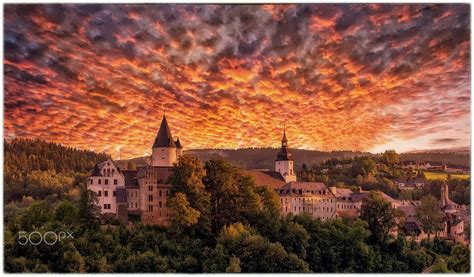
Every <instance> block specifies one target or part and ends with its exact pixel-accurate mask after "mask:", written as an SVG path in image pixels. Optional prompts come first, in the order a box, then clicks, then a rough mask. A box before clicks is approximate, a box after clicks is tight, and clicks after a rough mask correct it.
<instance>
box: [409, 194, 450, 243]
mask: <svg viewBox="0 0 474 277" xmlns="http://www.w3.org/2000/svg"><path fill="white" fill-rule="evenodd" d="M416 216H417V218H418V220H419V221H420V223H421V227H422V229H423V231H424V232H425V233H427V234H428V240H429V239H430V235H431V233H433V232H437V231H440V230H441V229H442V224H443V220H444V214H443V213H442V212H441V208H440V206H439V202H438V199H436V198H435V197H434V196H431V195H428V196H425V197H423V198H422V199H421V203H420V205H418V206H417V207H416Z"/></svg>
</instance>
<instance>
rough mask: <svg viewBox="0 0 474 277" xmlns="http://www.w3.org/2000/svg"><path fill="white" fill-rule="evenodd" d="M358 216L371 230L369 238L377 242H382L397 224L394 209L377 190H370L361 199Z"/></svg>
mask: <svg viewBox="0 0 474 277" xmlns="http://www.w3.org/2000/svg"><path fill="white" fill-rule="evenodd" d="M360 218H361V219H362V220H365V221H367V223H368V224H369V229H370V231H371V232H372V234H371V239H372V241H374V242H377V243H384V242H385V241H386V239H387V237H388V234H389V232H390V231H391V230H392V229H393V228H394V227H395V226H396V224H397V213H396V211H395V209H394V208H392V206H391V203H390V202H388V201H386V200H385V199H384V198H383V197H382V195H381V193H380V192H377V191H371V192H370V194H369V196H368V197H367V198H365V199H364V200H363V201H362V207H361V214H360Z"/></svg>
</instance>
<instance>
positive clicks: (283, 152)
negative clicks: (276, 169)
mask: <svg viewBox="0 0 474 277" xmlns="http://www.w3.org/2000/svg"><path fill="white" fill-rule="evenodd" d="M292 156H293V154H291V152H290V150H289V149H288V139H287V138H286V125H284V126H283V137H282V139H281V149H280V152H278V155H277V159H276V160H277V161H291V160H292V159H293V158H292Z"/></svg>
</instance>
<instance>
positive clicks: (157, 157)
mask: <svg viewBox="0 0 474 277" xmlns="http://www.w3.org/2000/svg"><path fill="white" fill-rule="evenodd" d="M176 148H177V147H176V144H175V142H174V140H173V136H172V135H171V130H170V127H169V126H168V121H167V120H166V116H163V119H162V121H161V125H160V130H159V131H158V134H157V135H156V139H155V143H154V144H153V147H152V150H153V152H152V154H151V165H152V166H173V163H174V162H176V159H177V157H176V153H177V152H176Z"/></svg>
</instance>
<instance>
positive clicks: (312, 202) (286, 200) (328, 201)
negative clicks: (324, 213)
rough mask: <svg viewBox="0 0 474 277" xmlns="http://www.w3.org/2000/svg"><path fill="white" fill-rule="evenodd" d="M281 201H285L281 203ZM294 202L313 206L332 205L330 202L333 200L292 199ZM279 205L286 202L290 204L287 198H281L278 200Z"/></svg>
mask: <svg viewBox="0 0 474 277" xmlns="http://www.w3.org/2000/svg"><path fill="white" fill-rule="evenodd" d="M283 199H285V200H284V201H283ZM293 200H294V201H298V202H303V204H304V203H311V204H314V203H332V200H333V199H306V198H293ZM280 201H281V203H288V202H291V200H290V201H288V198H287V197H282V198H281V199H280Z"/></svg>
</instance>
